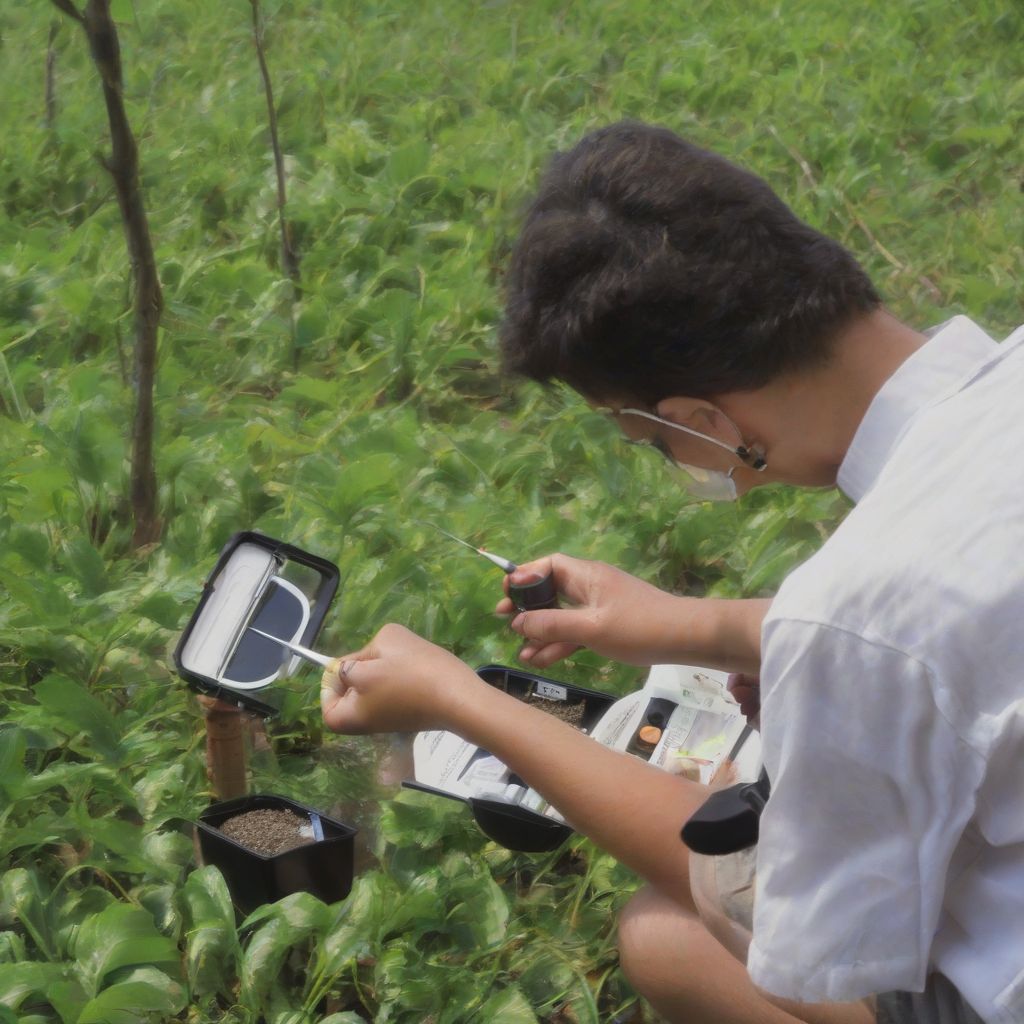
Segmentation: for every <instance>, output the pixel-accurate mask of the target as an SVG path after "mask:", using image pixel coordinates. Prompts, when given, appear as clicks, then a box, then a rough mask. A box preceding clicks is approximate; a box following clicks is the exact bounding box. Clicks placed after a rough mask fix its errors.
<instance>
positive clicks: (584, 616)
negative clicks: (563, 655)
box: [511, 608, 595, 646]
mask: <svg viewBox="0 0 1024 1024" xmlns="http://www.w3.org/2000/svg"><path fill="white" fill-rule="evenodd" d="M511 627H512V629H513V630H514V631H515V632H516V633H518V634H519V635H520V636H521V637H523V638H524V639H526V640H532V641H534V642H535V643H541V644H549V643H572V644H580V645H582V646H587V645H588V641H589V639H590V637H591V636H592V635H593V633H594V629H595V624H594V620H593V616H592V613H591V612H588V611H584V610H582V609H578V608H545V609H541V610H539V611H535V612H520V613H519V614H518V615H517V616H516V617H515V618H514V619H513V620H512V622H511Z"/></svg>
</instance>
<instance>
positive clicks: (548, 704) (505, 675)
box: [403, 665, 617, 853]
mask: <svg viewBox="0 0 1024 1024" xmlns="http://www.w3.org/2000/svg"><path fill="white" fill-rule="evenodd" d="M476 671H477V675H479V676H480V678H481V679H483V680H484V682H486V683H489V684H490V685H491V686H495V687H497V688H498V689H499V690H504V691H505V692H506V693H508V694H511V696H513V697H515V698H517V699H518V700H522V701H525V702H527V703H528V704H533V705H535V706H537V707H539V708H540V709H541V710H542V711H545V712H547V713H548V714H550V715H553V716H554V717H556V718H560V719H561V720H562V721H564V722H567V723H568V724H569V725H572V726H573V727H574V728H576V729H581V730H583V731H585V732H589V731H590V730H591V729H592V728H593V727H594V725H595V724H596V723H597V722H598V720H599V719H600V718H601V716H602V715H603V714H604V713H605V711H607V710H608V708H610V707H611V706H612V704H614V703H615V701H616V700H617V698H616V697H613V696H612V695H611V694H608V693H601V691H600V690H590V689H587V688H586V687H583V686H574V685H573V684H571V683H563V682H559V681H558V680H556V679H549V678H547V677H546V676H539V675H535V674H534V673H532V672H524V671H522V670H521V669H517V668H509V667H507V666H505V665H484V666H482V667H481V668H478V669H477V670H476ZM403 785H404V786H407V787H408V788H410V789H419V790H422V791H424V792H427V793H435V794H437V795H439V796H445V797H448V798H452V794H451V793H447V792H445V791H444V790H442V789H437V788H434V787H433V786H428V785H423V784H422V783H419V782H416V781H415V780H410V779H407V780H405V782H403ZM456 799H458V798H456ZM466 803H468V804H469V807H470V809H471V810H472V812H473V817H474V818H475V819H476V823H477V825H479V826H480V830H481V831H482V832H483V833H484V834H485V835H487V836H488V837H489V838H491V839H493V840H494V841H495V842H496V843H500V844H501V845H502V846H504V847H506V848H507V849H509V850H520V851H522V852H524V853H546V852H548V851H550V850H554V849H557V848H558V847H559V846H561V845H562V843H564V842H565V841H566V839H568V838H569V836H571V835H572V833H573V830H572V829H571V828H570V827H569V826H568V825H566V824H563V823H562V822H561V821H555V820H554V819H552V818H549V817H546V816H545V815H543V814H537V813H536V812H534V811H531V810H528V809H527V808H525V807H519V806H518V805H516V804H509V803H504V802H502V801H500V800H488V799H484V798H481V797H469V799H467V800H466Z"/></svg>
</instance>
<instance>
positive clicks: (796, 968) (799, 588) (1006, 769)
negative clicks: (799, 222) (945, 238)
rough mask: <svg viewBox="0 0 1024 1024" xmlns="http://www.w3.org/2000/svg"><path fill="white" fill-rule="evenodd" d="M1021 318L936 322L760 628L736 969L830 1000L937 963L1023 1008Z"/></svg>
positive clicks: (918, 974)
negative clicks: (754, 779)
mask: <svg viewBox="0 0 1024 1024" xmlns="http://www.w3.org/2000/svg"><path fill="white" fill-rule="evenodd" d="M1021 342H1024V328H1022V329H1020V330H1018V331H1017V332H1016V333H1015V334H1014V335H1013V336H1012V337H1011V338H1010V339H1008V340H1007V341H1006V342H1004V343H1003V344H1002V345H997V344H996V343H995V342H994V341H992V339H990V338H989V337H988V336H987V335H986V334H985V333H984V332H983V331H982V330H981V329H980V328H979V327H977V326H976V325H975V324H974V323H972V322H971V321H970V320H968V319H967V318H966V317H956V318H955V319H954V320H951V321H950V322H949V323H948V324H945V325H943V326H942V327H941V328H939V329H938V330H937V331H936V333H934V334H933V335H932V337H931V338H930V339H929V340H928V342H926V344H925V345H924V346H922V347H921V348H920V349H918V350H917V351H916V352H915V353H914V354H913V355H912V356H911V357H910V358H909V359H908V360H907V361H906V362H905V363H904V364H903V365H902V366H901V367H900V368H899V369H898V370H897V371H896V373H895V374H894V375H893V376H892V377H891V378H890V379H889V380H888V381H887V382H886V384H885V385H884V386H883V387H882V389H881V390H880V391H879V393H878V394H877V395H876V396H875V398H874V400H873V401H872V403H871V405H870V407H869V409H868V411H867V414H866V415H865V418H864V420H863V421H862V423H861V424H860V427H859V428H858V430H857V433H856V435H855V437H854V440H853V444H852V445H851V448H850V450H849V453H848V454H847V456H846V458H845V460H844V462H843V464H842V466H841V468H840V473H839V485H840V487H841V488H842V489H843V491H845V492H846V493H847V494H848V495H849V496H850V497H851V498H853V499H854V500H855V501H856V502H857V504H856V507H855V508H854V509H853V511H852V512H851V513H850V514H849V516H848V517H847V519H846V520H845V521H844V523H843V524H842V525H841V526H840V528H839V529H838V530H837V531H836V532H835V534H834V535H833V536H832V537H831V538H830V539H829V541H828V542H827V543H826V544H825V545H824V547H823V548H822V549H821V551H820V552H819V553H818V554H816V555H815V556H814V557H813V558H811V559H810V560H809V561H808V562H806V563H805V564H804V565H802V566H801V567H800V568H799V569H798V570H797V571H796V572H794V573H793V574H792V575H791V576H790V577H789V578H788V579H787V580H786V581H785V583H784V585H783V586H782V588H781V590H780V592H779V594H778V596H777V597H776V599H775V600H774V602H773V603H772V607H771V611H770V613H769V615H768V617H767V619H766V620H765V624H764V630H763V634H762V659H763V660H762V674H761V699H762V711H761V727H762V740H763V747H764V760H765V764H766V767H767V769H768V774H769V776H770V778H771V780H772V795H771V799H770V800H769V802H768V804H767V806H766V808H765V811H764V815H763V817H762V820H761V838H760V843H759V850H758V866H757V899H756V902H755V907H754V939H753V943H752V945H751V948H750V954H749V960H748V968H749V971H750V975H751V977H752V979H753V980H754V982H755V983H756V984H758V985H759V986H761V987H762V988H764V989H765V990H767V991H769V992H773V993H775V994H777V995H780V996H784V997H788V998H792V999H798V1000H804V1001H842V1000H852V999H858V998H861V997H863V996H866V995H869V994H871V993H877V992H884V991H888V990H893V989H904V990H910V991H920V990H922V989H923V988H924V985H925V979H926V977H927V975H928V973H929V972H930V971H939V972H941V973H942V974H945V975H946V976H947V977H948V978H949V979H950V980H951V981H952V982H953V984H955V985H956V986H957V988H958V989H959V990H960V991H961V993H962V994H963V995H964V997H965V998H966V999H967V1000H968V1002H969V1003H970V1004H971V1005H972V1006H973V1007H974V1008H975V1010H976V1011H977V1012H978V1013H979V1014H980V1015H981V1016H982V1017H983V1018H984V1019H985V1020H986V1021H988V1022H991V1024H995V1022H999V1024H1015V1022H1024V344H1020V343H1021Z"/></svg>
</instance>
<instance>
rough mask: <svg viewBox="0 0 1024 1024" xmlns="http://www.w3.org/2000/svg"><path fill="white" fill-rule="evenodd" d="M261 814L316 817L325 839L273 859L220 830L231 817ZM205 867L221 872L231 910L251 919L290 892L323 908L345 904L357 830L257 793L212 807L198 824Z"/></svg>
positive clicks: (350, 883) (298, 806)
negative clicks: (305, 895) (301, 894)
mask: <svg viewBox="0 0 1024 1024" xmlns="http://www.w3.org/2000/svg"><path fill="white" fill-rule="evenodd" d="M263 809H272V810H287V811H293V812H294V813H296V814H298V815H309V814H318V815H319V818H320V824H321V826H322V828H323V834H324V837H323V839H318V840H315V841H314V842H312V843H307V844H306V845H305V846H296V847H294V848H293V849H291V850H285V851H283V852H282V853H277V854H274V855H273V856H269V857H268V856H264V855H263V854H260V853H256V852H255V851H253V850H250V849H248V848H246V847H244V846H242V845H241V844H239V843H236V842H235V840H233V839H231V838H229V837H228V836H226V835H225V834H224V833H223V832H221V831H220V826H221V825H222V824H223V823H224V822H225V821H227V820H228V819H229V818H233V817H235V816H236V815H238V814H244V813H245V812H246V811H256V810H263ZM197 828H198V832H199V848H200V850H201V852H202V857H203V863H204V864H213V865H214V866H216V867H217V868H219V869H220V872H221V874H223V876H224V880H225V881H226V882H227V885H228V890H229V891H230V893H231V898H232V899H233V900H234V902H235V906H236V907H238V909H239V910H240V911H241V912H242V913H243V914H249V913H251V912H252V911H253V910H255V909H256V907H259V906H261V905H262V904H264V903H273V902H274V901H275V900H279V899H281V898H282V897H283V896H289V895H290V894H291V893H293V892H308V893H312V894H313V895H314V896H316V897H317V898H319V899H321V900H323V901H324V903H335V902H337V901H338V900H343V899H344V898H345V897H346V896H347V895H348V894H349V892H350V890H351V889H352V858H353V847H354V841H355V835H356V831H357V830H356V829H354V828H352V826H350V825H345V824H343V823H342V822H340V821H335V820H334V818H328V817H326V816H325V815H323V814H320V813H319V812H318V811H315V810H314V809H313V808H311V807H306V806H305V805H303V804H299V803H296V802H295V801H294V800H289V799H287V798H286V797H283V796H274V795H273V794H256V795H253V796H242V797H238V798H237V799H235V800H225V801H223V802H222V803H217V804H211V806H209V807H208V808H207V809H206V810H205V811H203V813H202V814H201V815H200V816H199V821H198V822H197Z"/></svg>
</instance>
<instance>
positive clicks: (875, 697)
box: [747, 620, 983, 1002]
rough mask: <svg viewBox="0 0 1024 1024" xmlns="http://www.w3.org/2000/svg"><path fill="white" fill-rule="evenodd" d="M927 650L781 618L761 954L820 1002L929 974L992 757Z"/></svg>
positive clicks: (790, 994)
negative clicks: (949, 882) (963, 719)
mask: <svg viewBox="0 0 1024 1024" xmlns="http://www.w3.org/2000/svg"><path fill="white" fill-rule="evenodd" d="M934 685H935V681H934V679H933V678H932V676H931V673H930V672H929V670H928V668H927V667H926V666H925V665H923V664H922V663H921V662H919V661H917V660H915V659H913V658H910V657H908V656H907V655H905V654H903V653H901V652H899V651H895V650H893V649H892V648H889V647H886V646H882V645H878V644H875V643H872V642H870V641H868V640H866V639H864V638H863V637H860V636H857V635H855V634H852V633H849V632H846V631H844V630H841V629H838V628H836V627H834V626H824V625H820V624H817V623H807V622H794V621H789V620H776V621H774V622H770V623H769V624H767V625H766V631H765V635H764V662H763V665H762V675H761V689H762V694H761V696H762V741H763V750H764V760H765V765H766V767H767V769H768V775H769V778H770V780H771V786H772V791H771V796H770V798H769V800H768V803H767V805H766V807H765V810H764V813H763V816H762V819H761V835H760V840H759V844H758V857H757V890H756V899H755V904H754V937H753V942H752V944H751V947H750V952H749V957H748V964H747V966H748V970H749V972H750V976H751V978H752V980H753V981H754V983H755V984H757V985H758V986H760V987H761V988H763V989H765V990H766V991H768V992H771V993H774V994H775V995H778V996H782V997H784V998H789V999H796V1000H800V1001H804V1002H825V1001H828V1002H831V1001H847V1000H853V999H860V998H863V997H864V996H867V995H870V994H872V993H876V992H884V991H889V990H893V989H905V990H911V991H914V990H921V989H923V987H924V982H925V976H926V973H927V969H928V955H929V949H930V947H931V943H932V939H933V936H934V934H935V930H936V926H937V923H938V919H939V914H940V911H941V906H942V898H943V891H944V889H945V884H946V872H947V868H948V866H949V861H950V857H951V855H952V851H953V848H954V847H955V845H956V843H957V841H958V840H959V838H960V836H961V834H962V832H963V829H964V827H965V825H966V824H967V822H968V820H969V819H970V817H971V815H972V813H973V809H974V801H975V793H976V791H977V787H978V785H979V783H980V780H981V775H982V772H983V763H982V761H981V758H980V757H979V756H978V755H977V754H976V753H975V752H974V751H973V750H972V749H971V748H970V747H968V746H967V745H966V744H965V743H964V742H963V741H962V740H961V739H960V738H959V737H958V736H957V734H956V732H955V731H954V729H953V728H952V727H951V725H950V724H949V723H948V722H947V720H946V719H945V718H944V717H943V716H942V714H941V713H940V712H939V710H938V709H937V707H936V702H935V699H934Z"/></svg>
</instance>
